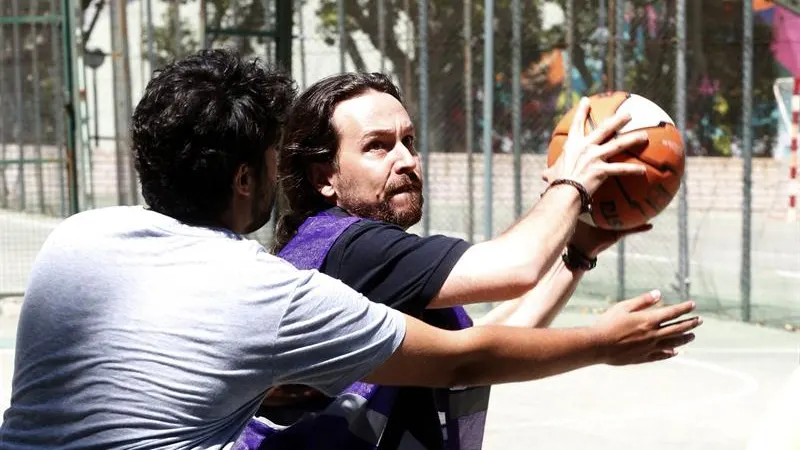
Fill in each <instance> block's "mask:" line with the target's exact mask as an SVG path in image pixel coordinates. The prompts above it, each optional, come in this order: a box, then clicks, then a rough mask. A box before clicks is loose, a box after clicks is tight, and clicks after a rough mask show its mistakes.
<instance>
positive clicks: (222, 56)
mask: <svg viewBox="0 0 800 450" xmlns="http://www.w3.org/2000/svg"><path fill="white" fill-rule="evenodd" d="M296 92H297V91H296V87H295V84H294V82H293V81H292V79H291V78H290V77H289V76H287V75H285V74H284V73H282V72H280V71H278V70H274V69H271V68H268V67H266V66H264V65H262V64H261V63H260V62H259V61H258V60H251V61H245V60H243V59H242V58H241V57H240V56H239V54H238V53H236V52H235V51H233V50H227V49H225V50H223V49H214V50H201V51H200V52H198V53H196V54H193V55H191V56H189V57H186V58H183V59H181V60H178V61H175V62H173V63H171V64H169V65H167V66H166V67H164V68H163V69H161V70H158V71H157V72H156V73H155V74H154V76H153V78H152V79H151V80H150V82H149V83H148V84H147V88H146V89H145V92H144V95H143V96H142V99H141V101H139V104H138V105H137V106H136V110H135V111H134V114H133V126H132V138H133V139H132V140H133V155H134V161H135V166H136V170H137V171H138V173H139V177H140V179H141V184H142V195H143V196H144V199H145V202H146V203H147V205H148V206H149V207H150V208H151V209H152V210H154V211H157V212H160V213H162V214H166V215H168V216H171V217H174V218H176V219H178V220H181V221H184V222H187V223H196V224H202V223H215V222H217V221H218V220H219V218H220V216H221V215H222V214H223V212H224V211H225V210H226V209H227V208H228V207H229V203H230V199H231V196H232V193H233V181H234V176H235V174H236V171H237V170H238V168H239V167H240V166H241V165H242V164H246V165H248V166H249V167H252V168H258V170H255V173H262V168H263V167H264V164H265V160H264V158H265V155H266V150H267V149H268V148H270V147H272V146H276V145H278V143H279V141H280V139H281V136H282V128H283V125H284V121H285V119H286V115H287V113H288V109H289V107H290V105H291V103H292V101H293V100H294V97H295V95H296Z"/></svg>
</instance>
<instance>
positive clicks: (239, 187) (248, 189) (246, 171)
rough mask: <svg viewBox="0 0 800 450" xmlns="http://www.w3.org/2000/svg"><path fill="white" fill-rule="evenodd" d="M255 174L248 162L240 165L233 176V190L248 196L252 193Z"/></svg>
mask: <svg viewBox="0 0 800 450" xmlns="http://www.w3.org/2000/svg"><path fill="white" fill-rule="evenodd" d="M252 182H253V174H252V173H251V172H250V168H249V167H247V164H241V165H239V168H238V169H237V170H236V174H235V175H234V176H233V192H234V193H235V194H239V195H242V196H248V195H250V194H251V193H252V190H253V186H252Z"/></svg>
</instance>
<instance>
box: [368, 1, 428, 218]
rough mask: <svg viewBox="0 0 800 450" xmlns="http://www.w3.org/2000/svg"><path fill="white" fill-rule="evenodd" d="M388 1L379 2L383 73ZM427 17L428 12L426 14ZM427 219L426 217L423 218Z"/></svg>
mask: <svg viewBox="0 0 800 450" xmlns="http://www.w3.org/2000/svg"><path fill="white" fill-rule="evenodd" d="M385 1H386V0H378V50H379V51H380V52H381V73H383V72H385V71H386V3H385ZM425 14H426V15H427V12H426V13H425ZM423 217H425V216H423Z"/></svg>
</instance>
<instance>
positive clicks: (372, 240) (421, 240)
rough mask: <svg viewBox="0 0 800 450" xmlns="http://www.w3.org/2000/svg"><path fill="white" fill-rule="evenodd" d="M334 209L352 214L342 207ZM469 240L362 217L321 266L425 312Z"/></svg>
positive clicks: (405, 308)
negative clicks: (412, 230)
mask: <svg viewBox="0 0 800 450" xmlns="http://www.w3.org/2000/svg"><path fill="white" fill-rule="evenodd" d="M330 212H332V213H334V214H341V215H347V213H346V212H344V211H342V210H341V209H339V208H333V209H331V210H330ZM469 247H470V244H469V243H468V242H466V241H464V240H461V239H457V238H452V237H448V236H441V235H436V236H429V237H420V236H417V235H415V234H411V233H407V232H406V231H405V230H403V229H402V228H400V227H398V226H396V225H391V224H388V223H386V222H379V221H375V220H368V219H364V220H360V221H358V222H356V223H354V224H353V225H351V226H350V227H348V228H347V230H345V231H344V233H342V235H341V236H339V238H338V239H337V240H336V242H334V244H333V246H332V247H331V249H330V251H329V252H328V256H327V257H326V259H325V262H324V263H323V264H322V267H321V268H320V271H321V272H323V273H325V274H327V275H330V276H332V277H334V278H338V279H340V280H342V281H343V282H344V283H345V284H347V285H348V286H350V287H351V288H353V289H355V290H356V291H358V292H360V293H362V294H364V296H366V297H367V298H369V299H370V300H372V301H373V302H377V303H383V304H385V305H388V306H391V307H392V308H394V309H397V310H399V311H402V312H404V313H406V314H408V315H411V316H414V317H417V318H420V317H421V316H422V313H423V311H425V308H427V306H428V305H429V304H430V302H431V300H433V298H434V297H436V295H437V294H438V293H439V290H440V289H441V288H442V285H443V284H444V282H445V280H447V277H448V276H449V275H450V271H452V270H453V267H454V266H455V265H456V263H457V262H458V260H459V259H460V258H461V256H462V255H463V254H464V252H466V251H467V249H468V248H469Z"/></svg>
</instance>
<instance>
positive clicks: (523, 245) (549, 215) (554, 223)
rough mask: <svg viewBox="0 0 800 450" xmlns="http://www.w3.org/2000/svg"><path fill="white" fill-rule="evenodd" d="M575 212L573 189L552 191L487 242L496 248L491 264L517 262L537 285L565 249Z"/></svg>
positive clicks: (577, 198)
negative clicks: (506, 261)
mask: <svg viewBox="0 0 800 450" xmlns="http://www.w3.org/2000/svg"><path fill="white" fill-rule="evenodd" d="M579 211H580V196H579V194H578V191H577V190H576V189H575V188H573V187H571V186H565V185H560V186H555V187H553V188H552V189H550V190H549V191H548V192H547V193H546V194H545V195H544V196H542V198H541V199H540V200H539V202H538V203H537V204H536V206H534V207H533V208H532V209H531V211H530V212H529V213H528V214H527V215H526V216H525V217H523V218H522V219H521V220H519V221H518V222H517V223H516V224H514V225H513V226H512V227H511V228H509V229H508V230H506V232H505V233H503V234H502V235H500V236H498V237H497V238H496V239H494V240H493V241H491V244H494V245H496V246H497V252H498V255H496V256H497V258H496V259H495V260H496V261H498V262H502V260H503V259H504V258H505V259H508V260H510V261H512V262H513V261H517V262H519V266H521V267H524V270H526V271H527V272H528V273H531V274H533V277H534V279H535V280H536V282H538V281H539V280H541V279H542V278H543V277H544V276H545V274H546V273H547V272H548V270H549V268H550V267H552V266H553V263H555V261H556V259H557V258H558V257H559V255H560V254H561V251H562V249H564V247H566V245H567V242H568V241H569V238H570V236H571V235H572V232H573V230H574V229H575V224H576V222H577V220H578V213H579ZM520 260H521V261H520ZM533 284H536V283H535V282H534V283H533ZM520 294H522V293H520Z"/></svg>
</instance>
